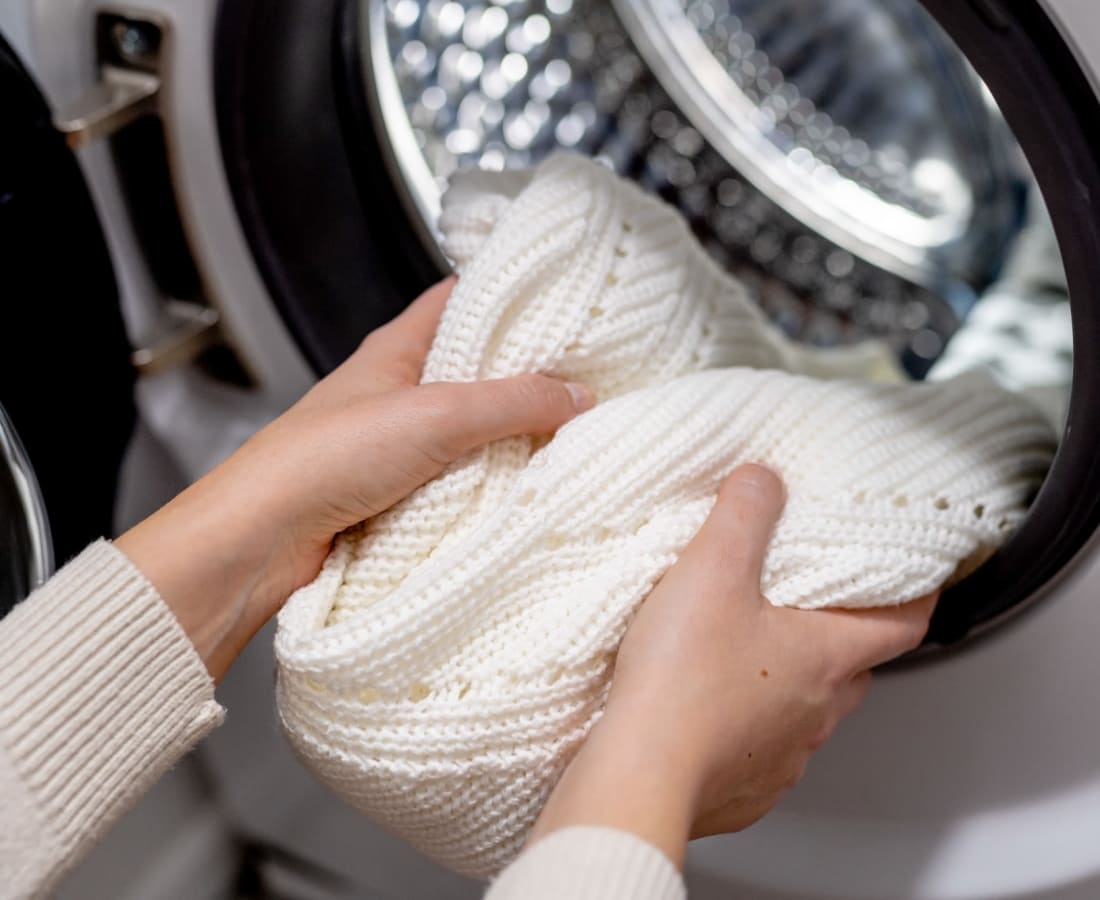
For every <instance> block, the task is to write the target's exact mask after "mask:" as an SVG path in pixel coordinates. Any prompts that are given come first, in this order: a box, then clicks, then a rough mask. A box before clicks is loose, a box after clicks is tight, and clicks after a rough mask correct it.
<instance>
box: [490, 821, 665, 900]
mask: <svg viewBox="0 0 1100 900" xmlns="http://www.w3.org/2000/svg"><path fill="white" fill-rule="evenodd" d="M686 897H687V891H686V889H685V887H684V881H683V879H682V878H681V877H680V873H679V872H678V871H677V870H676V867H675V866H674V865H673V864H672V862H671V861H670V860H669V859H668V857H667V856H665V855H664V854H663V853H662V852H661V851H660V850H658V849H657V848H656V847H654V846H653V845H652V844H649V843H647V842H646V841H643V840H642V839H641V838H639V837H636V836H635V835H633V834H629V833H628V832H625V831H617V830H615V829H612V828H598V827H594V826H578V827H575V828H565V829H562V830H561V831H556V832H554V833H553V834H551V835H549V836H547V837H545V838H543V839H542V840H540V841H538V843H536V844H534V845H532V846H531V847H530V849H528V850H525V851H524V852H523V853H522V854H521V855H520V856H519V858H518V859H517V860H516V861H515V862H513V863H512V864H511V865H510V866H509V867H508V868H507V869H505V870H504V871H503V872H502V873H501V874H500V877H498V878H497V879H496V881H494V882H493V885H492V887H491V888H490V889H489V892H488V893H487V894H486V895H485V900H519V898H523V900H561V898H569V900H620V898H621V900H685V898H686Z"/></svg>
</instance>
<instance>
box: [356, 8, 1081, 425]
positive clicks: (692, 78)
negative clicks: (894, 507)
mask: <svg viewBox="0 0 1100 900" xmlns="http://www.w3.org/2000/svg"><path fill="white" fill-rule="evenodd" d="M360 51H361V53H360V56H361V61H362V66H363V67H364V73H363V74H364V84H365V85H366V89H367V91H368V92H369V93H370V94H371V97H372V102H371V104H370V106H371V109H372V110H373V111H374V115H375V117H376V128H377V130H378V131H379V132H380V133H381V134H382V135H384V138H385V140H384V144H385V148H386V150H387V153H388V156H389V161H390V163H391V165H392V168H393V174H394V176H395V181H396V182H397V183H398V185H399V188H400V189H401V190H402V191H404V192H405V199H406V201H407V203H406V205H407V207H408V208H409V209H410V210H411V211H413V214H414V216H415V217H417V218H418V219H419V225H420V231H421V233H422V234H423V235H424V240H425V242H426V243H427V244H429V245H433V246H431V247H430V249H432V250H435V252H438V248H437V247H435V246H434V242H435V241H436V239H437V237H438V235H437V232H436V231H435V223H436V218H437V216H438V212H439V203H440V197H441V194H442V191H443V190H444V189H445V188H446V185H447V183H448V179H449V177H450V176H451V175H452V174H453V173H454V172H456V171H458V170H461V169H467V168H481V169H485V170H494V171H495V170H501V169H508V168H523V167H527V166H530V165H532V164H533V163H535V162H537V161H539V160H540V159H542V158H544V157H545V156H547V155H548V154H549V153H551V152H553V151H555V150H561V149H568V150H573V151H576V152H579V153H582V154H585V155H588V156H592V157H594V158H596V159H598V160H600V161H602V162H604V163H605V164H607V165H608V166H610V167H612V168H613V169H615V170H616V171H618V172H620V173H621V174H623V175H626V176H628V177H630V178H633V179H635V180H637V181H638V182H639V183H641V184H642V185H643V186H644V187H646V188H647V189H649V190H651V191H653V192H654V193H657V194H659V195H660V196H661V197H663V198H664V199H665V200H666V201H668V202H669V203H671V204H672V205H674V206H675V207H677V208H678V209H679V210H680V212H681V213H682V214H683V216H684V217H685V218H686V220H687V221H688V222H689V223H690V225H691V228H692V230H693V231H694V233H695V235H696V236H697V238H698V239H699V241H700V243H701V244H702V245H703V246H704V247H705V248H706V249H707V250H708V252H709V253H710V254H711V255H712V256H713V257H714V258H715V260H716V261H718V262H719V263H720V264H721V265H722V266H723V267H725V268H726V269H727V270H729V271H730V272H732V273H734V274H735V275H736V276H737V277H738V278H739V279H740V280H741V281H743V282H744V283H745V284H746V285H747V286H748V287H749V289H750V291H751V293H752V295H753V297H754V298H755V300H756V302H757V303H758V304H759V305H760V306H761V308H762V309H763V310H764V311H765V313H766V314H767V315H768V316H769V317H770V318H771V319H772V321H773V322H775V323H776V324H778V325H779V326H780V327H781V328H782V329H783V330H784V332H785V333H786V334H787V335H789V336H790V337H792V338H794V339H796V340H799V341H802V342H806V343H810V344H814V345H818V346H834V345H842V344H848V343H853V342H857V341H862V340H865V339H868V338H874V339H877V340H880V341H882V342H884V343H885V344H886V345H888V346H889V347H890V349H891V350H892V352H893V353H894V354H895V355H896V358H897V360H898V361H899V363H900V364H901V366H902V368H903V369H904V370H905V371H906V372H907V373H908V374H909V375H910V376H911V377H914V378H933V379H934V378H941V377H948V376H950V375H952V374H956V373H958V372H960V371H963V370H965V369H967V368H971V367H974V366H979V365H980V366H984V367H987V368H989V369H990V370H991V371H993V372H994V374H995V375H996V376H997V377H998V378H999V379H1000V380H1002V381H1003V382H1004V383H1005V384H1006V385H1007V386H1009V387H1011V388H1012V389H1014V390H1019V391H1022V392H1024V393H1026V394H1028V395H1029V396H1030V397H1032V398H1033V399H1034V400H1035V401H1036V402H1037V403H1038V404H1039V405H1040V406H1041V408H1042V409H1043V410H1044V412H1045V413H1046V414H1047V416H1048V418H1049V419H1050V421H1051V422H1052V423H1053V424H1054V425H1055V427H1056V428H1060V427H1061V425H1062V423H1063V422H1064V419H1065V415H1066V410H1067V406H1068V397H1069V387H1070V382H1071V376H1072V368H1073V357H1072V330H1071V325H1070V313H1069V301H1068V291H1067V288H1066V278H1065V274H1064V271H1063V268H1062V262H1061V257H1060V255H1059V252H1058V245H1057V242H1056V240H1055V238H1054V232H1053V228H1052V226H1051V222H1050V218H1049V216H1048V215H1047V212H1046V209H1045V206H1044V204H1043V201H1042V197H1041V195H1040V193H1039V190H1038V188H1037V187H1036V185H1035V182H1034V178H1033V176H1032V174H1031V172H1030V170H1029V167H1028V164H1027V161H1026V159H1025V157H1024V154H1023V153H1022V151H1021V150H1020V148H1019V146H1018V144H1017V142H1016V140H1015V138H1014V136H1013V134H1012V132H1011V130H1010V129H1009V127H1008V125H1007V124H1006V122H1005V120H1004V118H1003V117H1002V115H1001V113H1000V111H999V109H998V107H997V104H996V102H995V101H994V98H993V96H992V94H991V92H990V91H989V90H988V89H987V88H986V86H985V85H984V84H983V82H982V81H981V79H980V78H979V77H978V75H977V74H976V73H975V71H974V70H973V68H972V67H971V65H970V64H969V62H968V61H967V59H966V57H965V56H964V55H963V53H962V52H961V51H960V50H959V49H958V47H957V46H956V45H955V43H954V42H953V41H952V40H951V38H950V37H949V36H948V35H947V34H946V33H945V31H943V30H942V29H941V28H940V26H939V25H938V24H937V23H936V21H935V20H934V19H933V18H932V17H931V16H930V15H929V14H928V13H927V12H926V11H925V9H924V7H923V6H922V5H921V3H919V2H917V0H615V2H606V0H496V2H457V0H361V7H360Z"/></svg>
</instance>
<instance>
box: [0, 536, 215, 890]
mask: <svg viewBox="0 0 1100 900" xmlns="http://www.w3.org/2000/svg"><path fill="white" fill-rule="evenodd" d="M223 715H224V711H223V710H222V708H221V707H220V706H219V705H218V704H217V702H215V700H214V684H213V682H212V680H211V679H210V676H209V675H208V674H207V671H206V668H205V666H204V665H203V663H202V661H201V660H200V659H199V656H198V654H197V653H195V650H194V648H193V647H192V645H191V643H190V641H189V640H188V639H187V636H186V635H185V634H184V632H183V630H182V629H181V628H180V626H179V623H178V622H177V621H176V619H175V617H174V616H173V615H172V613H171V611H170V610H169V609H168V607H167V606H165V605H164V603H163V602H162V601H161V599H160V597H159V595H158V594H157V592H156V590H155V589H154V588H153V586H152V585H151V584H150V583H149V582H148V581H147V580H146V579H145V577H144V576H143V575H142V574H141V572H140V571H139V570H138V569H137V568H136V567H135V566H134V565H133V564H132V563H131V562H130V561H129V560H128V559H127V558H126V556H124V555H123V554H122V552H121V551H119V550H117V549H115V547H113V546H112V545H111V544H109V543H107V542H105V541H100V542H97V543H95V544H93V545H92V546H90V547H89V548H88V549H87V550H85V551H84V552H83V553H82V554H81V555H80V556H78V557H77V558H76V559H75V560H73V561H72V562H71V563H69V564H68V565H67V566H65V568H63V569H62V570H61V571H59V572H58V573H57V574H56V575H55V576H54V577H53V578H52V579H50V581H49V582H47V583H46V584H45V585H44V586H43V587H41V588H40V589H39V590H37V591H36V592H35V593H34V594H32V595H31V596H30V597H29V598H28V599H27V600H25V601H24V602H23V603H21V604H19V605H18V606H17V607H16V608H15V609H14V610H12V611H11V613H9V614H8V615H7V616H6V617H5V618H4V619H3V620H2V621H0V797H2V802H0V885H2V886H3V890H2V893H3V896H4V897H5V898H8V897H34V896H40V895H42V894H45V893H46V892H47V891H49V889H50V888H51V886H53V885H54V884H56V882H57V881H58V879H59V878H60V877H61V876H62V875H63V874H64V873H65V872H66V871H67V870H68V869H70V868H71V867H72V866H73V865H75V864H76V863H77V862H78V861H79V860H80V859H81V857H83V856H84V854H85V853H86V852H87V851H88V850H89V849H90V848H91V847H92V846H93V845H94V844H95V843H96V841H97V840H98V839H99V838H100V837H101V836H102V835H104V834H105V833H106V832H107V831H108V830H109V829H110V828H111V826H112V825H113V824H114V823H115V821H116V820H117V819H118V818H119V817H120V816H121V815H122V814H123V813H124V812H125V811H126V810H127V809H128V808H129V807H130V806H131V805H132V804H133V803H134V802H135V801H136V800H137V798H138V797H140V796H141V795H142V794H143V793H144V792H145V791H146V790H147V789H148V788H149V787H150V786H151V785H152V784H153V782H155V781H156V780H157V779H158V778H159V777H160V776H161V775H162V774H163V773H164V772H165V771H166V770H167V769H168V768H169V767H170V766H171V765H172V764H173V763H174V762H176V761H177V760H178V759H179V758H180V757H181V756H182V755H183V754H184V753H186V752H187V750H188V749H190V748H191V747H192V746H193V745H194V744H195V743H196V742H197V741H198V740H199V739H200V738H202V737H203V736H204V735H206V734H207V733H208V732H209V731H210V730H211V729H213V728H214V727H215V726H216V725H218V724H219V723H220V722H221V720H222V717H223Z"/></svg>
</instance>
